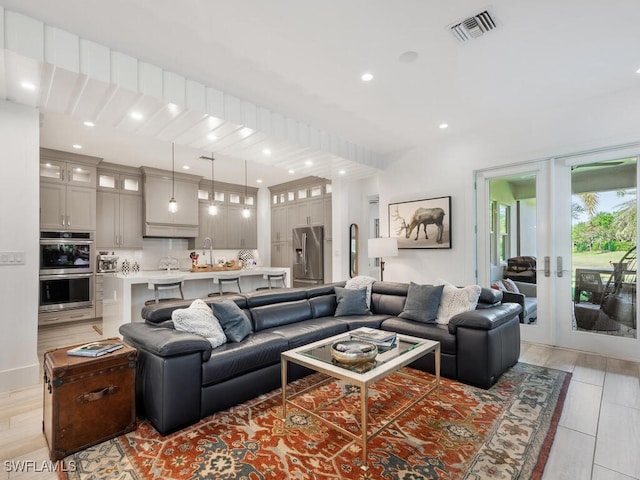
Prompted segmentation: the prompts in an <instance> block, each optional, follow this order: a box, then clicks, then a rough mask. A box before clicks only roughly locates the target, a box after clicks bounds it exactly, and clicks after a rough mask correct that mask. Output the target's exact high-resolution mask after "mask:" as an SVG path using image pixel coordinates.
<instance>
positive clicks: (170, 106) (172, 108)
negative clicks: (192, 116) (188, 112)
mask: <svg viewBox="0 0 640 480" xmlns="http://www.w3.org/2000/svg"><path fill="white" fill-rule="evenodd" d="M167 109H168V110H169V113H170V114H171V115H177V114H178V113H179V112H180V109H179V108H178V105H176V104H175V103H169V104H167Z"/></svg>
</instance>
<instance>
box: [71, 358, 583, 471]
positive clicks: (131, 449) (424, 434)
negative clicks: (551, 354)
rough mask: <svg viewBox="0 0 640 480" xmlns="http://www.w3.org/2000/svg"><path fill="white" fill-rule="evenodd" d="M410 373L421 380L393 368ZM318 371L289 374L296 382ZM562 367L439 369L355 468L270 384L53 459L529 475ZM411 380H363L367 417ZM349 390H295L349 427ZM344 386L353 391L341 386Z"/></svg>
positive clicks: (556, 409)
mask: <svg viewBox="0 0 640 480" xmlns="http://www.w3.org/2000/svg"><path fill="white" fill-rule="evenodd" d="M404 372H406V373H410V374H411V375H412V376H415V377H425V378H427V379H429V378H433V377H431V376H430V375H428V374H425V373H423V372H420V371H417V370H411V369H404ZM319 378H321V377H320V375H319V374H316V375H312V376H310V377H307V378H304V379H302V380H299V381H297V382H294V383H293V384H292V386H293V387H295V388H296V389H299V390H298V391H300V390H302V389H304V388H305V387H307V386H308V385H310V384H311V383H313V382H314V381H316V382H317V381H318V379H319ZM570 378H571V374H569V373H565V372H561V371H558V370H552V369H548V368H542V367H536V366H532V365H527V364H523V363H518V364H517V365H516V366H515V367H514V368H512V369H511V370H509V371H508V372H507V373H505V374H504V375H503V376H502V377H501V378H500V380H499V381H498V382H497V383H496V385H495V386H493V387H492V388H491V389H489V390H483V389H479V388H474V387H470V386H468V385H463V384H461V383H458V382H455V381H452V380H448V379H442V381H441V387H440V402H438V399H437V397H436V396H435V395H429V396H427V397H426V398H425V399H423V400H421V401H420V402H419V403H418V404H417V405H416V406H414V407H413V408H412V409H411V410H409V411H408V412H406V413H405V414H404V415H402V416H401V417H400V418H399V419H398V420H396V421H395V422H394V423H392V424H391V425H390V426H389V427H388V428H386V429H384V430H383V431H382V432H381V433H380V434H379V435H378V436H377V437H375V438H374V439H372V440H371V441H370V442H369V447H368V459H367V469H366V470H365V469H363V468H362V450H361V447H360V445H359V444H358V443H357V442H354V441H353V440H351V439H350V438H349V437H347V436H345V435H343V434H341V433H339V432H338V431H337V430H335V429H334V428H332V427H329V426H327V425H325V424H324V423H323V422H319V421H318V420H316V419H314V418H312V417H309V416H308V415H305V414H302V413H301V411H300V410H297V409H295V408H287V419H286V423H285V422H284V421H283V419H282V405H281V391H280V390H275V391H273V392H271V393H269V394H266V395H262V396H260V397H258V398H256V399H254V400H251V401H249V402H247V403H244V404H242V405H238V406H236V407H233V408H231V409H229V410H226V411H224V412H219V413H217V414H215V415H212V416H210V417H207V418H205V419H203V420H201V421H200V422H198V423H197V424H195V425H192V426H190V427H187V428H185V429H183V430H181V431H179V432H176V433H174V434H171V435H168V436H166V437H163V436H161V435H159V434H158V433H157V432H156V431H155V430H154V428H153V427H151V425H150V424H148V423H147V422H142V423H140V425H139V427H138V429H137V430H136V431H135V432H132V433H129V434H127V435H123V436H121V437H118V438H116V439H113V440H110V441H107V442H104V443H102V444H100V445H96V446H95V447H92V448H89V449H87V450H84V451H82V452H79V453H77V454H75V455H72V456H69V457H67V458H66V459H65V461H66V462H67V463H68V464H69V465H71V463H70V461H73V462H74V463H75V469H76V471H75V472H68V477H69V478H70V479H76V478H78V479H86V478H90V479H114V478H117V479H122V480H125V479H130V480H141V479H158V480H160V479H162V480H166V479H237V480H259V479H283V478H292V479H322V480H329V479H331V480H333V479H360V480H369V479H371V480H373V479H404V480H409V479H476V480H479V479H482V480H484V479H492V478H493V479H516V478H517V479H530V478H534V479H537V478H540V477H541V476H542V471H543V469H544V464H545V462H546V458H547V456H548V453H549V449H550V447H551V443H552V441H553V436H554V434H555V431H556V427H557V423H558V420H559V418H560V412H561V411H562V405H563V402H564V398H565V395H566V390H567V387H568V384H569V380H570ZM419 388H420V386H419V383H418V382H415V381H414V380H412V379H411V378H407V377H406V376H401V375H391V376H390V377H388V378H387V379H385V380H382V381H380V382H378V383H377V384H375V385H374V386H372V387H370V389H369V408H370V423H371V424H373V425H374V426H375V425H376V424H380V423H381V422H384V420H385V412H390V411H394V410H395V409H397V408H398V405H400V404H402V403H403V402H405V401H406V400H410V399H411V398H412V397H415V396H416V395H417V393H418V392H419ZM358 392H359V390H358V388H357V387H355V386H353V385H349V384H347V383H345V382H342V381H337V380H335V381H331V382H329V383H327V384H325V385H323V386H322V387H319V388H317V389H313V390H311V391H310V392H309V393H304V394H303V395H301V396H300V397H299V398H300V400H301V401H303V402H305V404H307V405H316V404H319V403H327V402H328V401H331V400H335V402H334V403H333V404H332V406H331V407H329V408H328V409H327V410H325V414H324V415H325V417H328V418H330V419H331V420H332V421H336V422H339V423H340V424H341V425H342V426H343V427H344V428H346V429H348V430H349V431H354V432H356V433H357V431H358V429H359V424H358V421H357V419H358V418H359V416H358V413H357V412H358V410H357V405H358V401H359V395H358ZM345 393H349V394H350V393H354V395H346V397H344V398H342V399H340V397H343V396H344V394H345Z"/></svg>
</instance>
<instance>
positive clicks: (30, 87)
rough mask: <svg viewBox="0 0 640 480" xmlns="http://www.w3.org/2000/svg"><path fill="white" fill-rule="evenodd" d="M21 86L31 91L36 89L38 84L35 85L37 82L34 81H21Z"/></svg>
mask: <svg viewBox="0 0 640 480" xmlns="http://www.w3.org/2000/svg"><path fill="white" fill-rule="evenodd" d="M20 86H21V87H22V88H24V89H25V90H31V91H33V90H35V89H36V85H35V83H32V82H20Z"/></svg>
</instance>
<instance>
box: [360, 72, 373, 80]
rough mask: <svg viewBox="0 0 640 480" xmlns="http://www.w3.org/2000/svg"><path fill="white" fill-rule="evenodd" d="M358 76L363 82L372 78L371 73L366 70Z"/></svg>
mask: <svg viewBox="0 0 640 480" xmlns="http://www.w3.org/2000/svg"><path fill="white" fill-rule="evenodd" d="M360 78H361V79H362V81H363V82H370V81H371V80H373V74H372V73H369V72H366V73H363V74H362V76H361V77H360Z"/></svg>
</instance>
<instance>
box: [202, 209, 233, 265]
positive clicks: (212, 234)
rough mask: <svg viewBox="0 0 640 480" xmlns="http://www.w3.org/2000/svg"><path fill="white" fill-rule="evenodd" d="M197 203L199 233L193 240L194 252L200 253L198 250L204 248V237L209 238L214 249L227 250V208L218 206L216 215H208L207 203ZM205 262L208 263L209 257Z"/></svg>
mask: <svg viewBox="0 0 640 480" xmlns="http://www.w3.org/2000/svg"><path fill="white" fill-rule="evenodd" d="M199 203H200V204H199V206H198V211H199V224H200V227H199V228H198V232H199V233H198V236H197V237H196V240H195V247H194V248H195V250H196V252H197V253H199V254H200V253H201V252H200V251H199V250H201V249H202V247H203V246H204V241H205V238H206V237H209V238H211V240H212V241H213V248H214V249H222V248H227V244H228V241H227V206H226V205H218V206H217V207H218V213H217V214H216V215H209V202H208V201H201V202H199ZM207 255H208V252H207ZM206 262H207V263H208V262H209V257H207V258H206ZM200 263H202V262H200Z"/></svg>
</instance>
